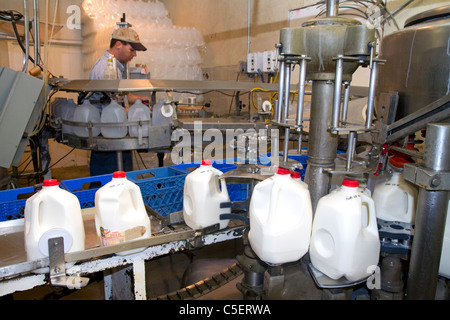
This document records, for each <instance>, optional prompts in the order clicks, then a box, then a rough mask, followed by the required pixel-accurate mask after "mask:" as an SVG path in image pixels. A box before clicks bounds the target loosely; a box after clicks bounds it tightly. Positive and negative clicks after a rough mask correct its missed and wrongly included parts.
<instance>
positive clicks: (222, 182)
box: [219, 179, 228, 195]
mask: <svg viewBox="0 0 450 320" xmlns="http://www.w3.org/2000/svg"><path fill="white" fill-rule="evenodd" d="M219 180H220V189H221V190H222V191H221V192H222V193H223V192H225V194H227V195H228V189H227V182H226V181H225V179H219Z"/></svg>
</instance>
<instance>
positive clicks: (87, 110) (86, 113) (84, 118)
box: [73, 100, 100, 138]
mask: <svg viewBox="0 0 450 320" xmlns="http://www.w3.org/2000/svg"><path fill="white" fill-rule="evenodd" d="M73 121H74V122H84V123H86V125H84V126H74V128H73V131H74V133H75V134H76V135H77V136H79V137H84V138H86V137H89V128H88V125H87V123H88V122H92V123H99V122H100V111H99V110H98V108H97V107H96V106H94V105H92V104H91V103H90V102H89V101H88V100H85V101H84V102H83V104H82V105H81V106H78V107H77V108H76V109H75V112H74V114H73ZM99 134H100V127H98V126H93V127H92V136H93V137H96V136H98V135H99Z"/></svg>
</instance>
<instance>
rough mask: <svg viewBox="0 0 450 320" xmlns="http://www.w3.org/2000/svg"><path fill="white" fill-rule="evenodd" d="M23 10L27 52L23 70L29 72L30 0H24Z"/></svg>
mask: <svg viewBox="0 0 450 320" xmlns="http://www.w3.org/2000/svg"><path fill="white" fill-rule="evenodd" d="M23 11H24V17H23V19H24V35H25V53H24V57H23V68H22V72H27V70H28V57H29V56H30V35H29V30H30V24H29V19H28V0H24V1H23Z"/></svg>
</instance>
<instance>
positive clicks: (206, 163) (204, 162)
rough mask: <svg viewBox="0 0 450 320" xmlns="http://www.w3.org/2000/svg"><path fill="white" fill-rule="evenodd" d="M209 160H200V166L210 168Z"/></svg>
mask: <svg viewBox="0 0 450 320" xmlns="http://www.w3.org/2000/svg"><path fill="white" fill-rule="evenodd" d="M210 165H211V160H202V166H210Z"/></svg>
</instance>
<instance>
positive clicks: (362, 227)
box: [309, 179, 380, 281]
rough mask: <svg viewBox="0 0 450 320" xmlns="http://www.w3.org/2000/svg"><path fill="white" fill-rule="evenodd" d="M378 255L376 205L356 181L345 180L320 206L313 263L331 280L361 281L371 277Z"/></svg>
mask: <svg viewBox="0 0 450 320" xmlns="http://www.w3.org/2000/svg"><path fill="white" fill-rule="evenodd" d="M364 216H366V217H364ZM379 253H380V240H379V236H378V227H377V221H376V213H375V204H374V202H373V200H372V198H371V197H369V196H368V195H367V194H366V193H365V192H361V190H359V188H358V182H357V181H355V180H349V179H344V181H343V182H342V186H341V187H339V188H337V189H335V190H333V191H332V192H330V193H329V194H328V195H326V196H323V197H322V198H320V200H319V202H318V203H317V208H316V212H315V215H314V221H313V227H312V233H311V244H310V249H309V254H310V258H311V263H312V265H313V266H314V267H315V268H316V269H318V270H319V271H321V272H322V273H323V274H325V275H327V276H328V277H330V278H332V279H335V280H337V279H339V278H341V277H345V278H346V279H347V280H349V281H358V280H362V279H364V278H366V277H368V276H370V274H371V270H372V269H370V268H369V267H371V266H376V265H377V263H378V258H379ZM368 268H369V269H368ZM368 271H369V272H368Z"/></svg>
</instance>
